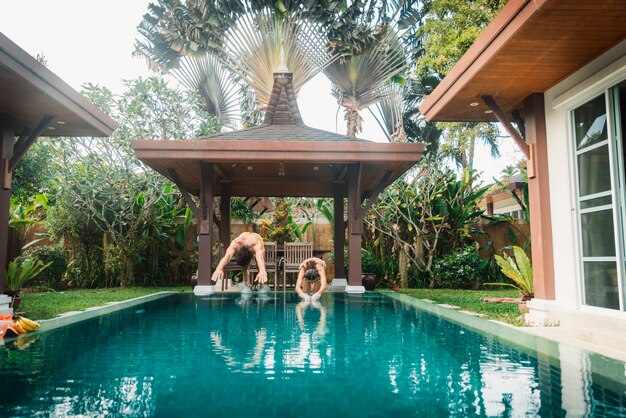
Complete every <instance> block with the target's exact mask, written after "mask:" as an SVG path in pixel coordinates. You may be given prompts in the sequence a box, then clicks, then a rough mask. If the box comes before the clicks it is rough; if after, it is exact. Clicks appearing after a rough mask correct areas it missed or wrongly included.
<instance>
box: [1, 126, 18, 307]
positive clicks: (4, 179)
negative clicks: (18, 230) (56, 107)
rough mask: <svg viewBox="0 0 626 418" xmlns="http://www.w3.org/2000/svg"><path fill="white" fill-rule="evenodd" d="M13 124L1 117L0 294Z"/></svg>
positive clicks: (4, 264)
mask: <svg viewBox="0 0 626 418" xmlns="http://www.w3.org/2000/svg"><path fill="white" fill-rule="evenodd" d="M14 136H15V134H14V129H13V125H12V123H11V122H9V121H5V120H3V119H0V295H2V294H4V287H5V286H4V284H5V274H6V267H7V257H8V251H9V212H10V206H11V172H10V171H9V160H10V159H11V156H12V155H13V139H14Z"/></svg>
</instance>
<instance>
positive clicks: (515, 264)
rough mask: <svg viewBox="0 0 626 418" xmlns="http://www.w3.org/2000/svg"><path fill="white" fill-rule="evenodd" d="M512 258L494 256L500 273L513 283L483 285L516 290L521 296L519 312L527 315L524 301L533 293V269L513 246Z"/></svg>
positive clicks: (530, 297)
mask: <svg viewBox="0 0 626 418" xmlns="http://www.w3.org/2000/svg"><path fill="white" fill-rule="evenodd" d="M512 248H513V257H511V256H509V255H508V254H503V255H502V256H499V255H497V254H496V255H495V256H494V257H495V259H496V263H498V266H500V270H501V271H502V273H503V274H504V275H505V276H507V277H508V278H509V279H511V280H512V281H513V283H502V282H498V283H485V284H486V285H495V286H509V287H513V288H515V289H518V290H519V291H520V293H521V294H522V301H521V303H520V311H522V313H527V312H528V309H527V308H526V301H528V300H530V299H532V298H533V296H534V293H535V288H534V283H533V269H532V266H531V263H530V260H529V259H528V256H527V255H526V252H525V251H524V250H523V249H522V248H520V247H518V246H513V247H512Z"/></svg>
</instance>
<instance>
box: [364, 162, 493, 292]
mask: <svg viewBox="0 0 626 418" xmlns="http://www.w3.org/2000/svg"><path fill="white" fill-rule="evenodd" d="M422 164H425V165H424V166H422V167H423V170H422V173H421V174H417V175H416V178H415V179H414V180H413V181H409V180H408V178H404V179H399V180H397V181H396V182H395V183H394V184H393V185H392V186H391V187H389V188H388V189H387V190H386V191H385V192H384V193H382V194H381V196H380V197H379V199H378V201H377V202H376V204H375V205H374V206H373V207H372V216H371V217H368V218H366V222H367V224H368V226H369V227H370V228H372V229H374V230H375V231H376V235H378V236H377V237H376V240H380V239H381V238H380V235H383V236H385V238H384V239H385V240H387V239H390V240H392V241H393V244H392V245H391V248H393V249H394V254H396V255H397V254H399V252H400V251H403V252H404V254H405V255H406V256H407V257H408V259H409V262H410V263H409V266H408V267H410V266H411V265H413V266H416V267H417V268H418V270H419V272H420V276H421V278H423V279H425V280H426V282H427V285H428V286H429V287H431V288H432V287H435V285H436V275H435V273H434V270H433V266H434V262H435V261H436V260H437V259H439V258H441V257H444V256H445V255H446V254H449V253H451V252H454V251H456V250H457V249H459V248H462V247H464V246H466V245H469V244H472V243H473V242H474V238H473V236H474V234H477V233H480V231H481V230H482V229H481V225H480V217H481V216H482V214H483V210H481V209H479V208H478V203H479V202H480V200H481V199H482V197H483V195H484V194H485V192H486V190H487V188H486V187H478V188H477V187H475V186H474V185H473V184H474V180H475V177H474V176H473V175H472V173H470V172H469V171H465V172H464V174H463V175H462V176H461V177H460V178H458V177H457V175H456V174H455V173H454V172H453V171H451V170H448V169H438V168H436V167H437V165H436V161H434V162H433V161H425V162H423V163H422Z"/></svg>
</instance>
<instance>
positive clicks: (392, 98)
mask: <svg viewBox="0 0 626 418" xmlns="http://www.w3.org/2000/svg"><path fill="white" fill-rule="evenodd" d="M379 91H380V94H381V96H382V99H381V100H380V101H378V102H377V103H376V110H377V111H378V114H379V115H380V118H381V120H382V126H383V127H384V128H385V131H386V134H387V136H388V137H389V139H391V140H393V141H404V140H406V132H404V127H403V118H402V114H403V109H404V91H405V87H404V85H401V84H398V83H395V82H393V81H388V82H386V83H385V84H383V85H382V87H380V89H379Z"/></svg>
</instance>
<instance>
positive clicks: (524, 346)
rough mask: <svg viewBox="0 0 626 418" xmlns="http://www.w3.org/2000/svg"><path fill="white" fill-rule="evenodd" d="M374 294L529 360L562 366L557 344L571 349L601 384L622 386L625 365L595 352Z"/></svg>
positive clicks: (450, 311)
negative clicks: (581, 354)
mask: <svg viewBox="0 0 626 418" xmlns="http://www.w3.org/2000/svg"><path fill="white" fill-rule="evenodd" d="M378 292H379V293H381V294H383V295H385V296H388V297H390V298H392V299H395V300H398V301H400V302H402V303H404V304H406V305H409V306H412V307H414V308H417V309H419V310H422V311H425V312H428V313H430V314H433V315H435V316H438V317H440V318H443V319H445V320H447V321H450V322H453V323H456V324H458V325H461V326H463V327H465V328H468V329H470V330H471V331H473V332H476V333H478V334H480V335H483V336H486V337H489V338H492V339H494V340H496V341H500V342H502V343H504V344H506V345H507V346H510V347H513V348H515V349H517V350H519V351H522V352H525V353H526V354H529V355H532V356H533V357H537V358H540V359H542V360H548V361H549V362H550V363H553V362H555V363H557V364H558V363H560V364H561V365H563V362H564V360H563V359H562V358H561V356H560V353H559V346H560V345H561V344H563V345H564V346H568V347H574V348H576V349H578V350H580V351H581V352H584V353H587V355H588V357H589V360H590V361H589V363H590V364H589V371H590V372H591V373H594V374H595V375H596V376H599V377H601V378H602V380H605V379H608V381H609V382H611V383H613V384H615V383H617V384H619V385H625V384H626V363H625V362H624V361H622V360H619V359H615V358H612V357H608V356H605V355H603V354H601V353H598V352H597V351H593V350H590V349H588V348H586V347H581V346H580V345H576V344H571V343H569V342H567V341H560V340H557V339H552V338H549V337H547V336H543V335H536V334H533V333H530V332H527V331H525V330H524V329H523V328H520V327H516V326H514V325H511V324H507V323H504V322H499V321H494V320H490V319H485V318H483V317H480V316H478V315H477V314H474V313H473V312H469V311H458V310H455V309H451V308H450V307H448V306H440V305H438V304H437V303H434V302H428V301H426V300H421V299H417V298H414V297H412V296H409V295H405V294H402V293H397V292H394V291H391V290H379V291H378ZM572 366H574V367H577V366H578V367H579V366H580V364H572Z"/></svg>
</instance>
